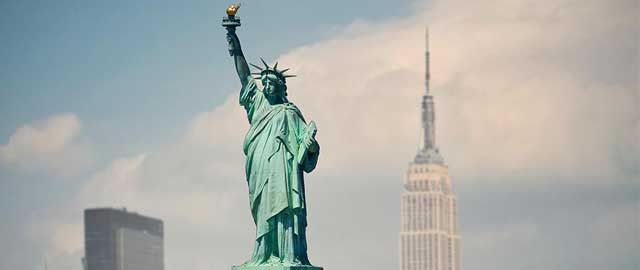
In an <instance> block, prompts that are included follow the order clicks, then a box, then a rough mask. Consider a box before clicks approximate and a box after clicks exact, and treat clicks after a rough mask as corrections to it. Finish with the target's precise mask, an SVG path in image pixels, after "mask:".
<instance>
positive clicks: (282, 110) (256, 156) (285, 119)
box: [240, 77, 318, 257]
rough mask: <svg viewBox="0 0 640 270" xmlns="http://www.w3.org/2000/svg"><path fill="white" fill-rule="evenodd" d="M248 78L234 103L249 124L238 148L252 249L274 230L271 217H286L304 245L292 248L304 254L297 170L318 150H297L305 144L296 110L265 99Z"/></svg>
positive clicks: (308, 167) (307, 166)
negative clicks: (252, 225)
mask: <svg viewBox="0 0 640 270" xmlns="http://www.w3.org/2000/svg"><path fill="white" fill-rule="evenodd" d="M248 80H249V83H247V84H246V85H245V86H244V87H243V88H242V91H241V92H240V105H242V106H243V107H244V108H245V110H246V111H247V116H248V120H249V123H250V124H251V127H250V129H249V131H248V133H247V135H246V137H245V140H244V145H243V150H244V153H245V155H246V157H247V159H246V167H245V173H246V178H247V182H248V185H249V202H250V207H251V214H252V216H253V220H254V222H255V224H256V241H257V242H256V249H258V245H259V244H260V241H261V238H262V237H263V236H265V235H266V234H268V233H269V232H273V231H279V230H278V224H279V222H277V220H281V219H283V218H287V219H288V221H287V222H286V223H288V224H290V225H289V226H290V227H291V228H290V229H291V230H292V233H293V234H294V235H295V236H296V238H302V239H297V240H300V241H295V242H300V244H301V245H304V246H305V247H293V248H294V249H299V248H303V249H304V253H305V254H304V256H305V257H306V240H305V239H304V238H305V237H304V235H305V233H304V230H305V228H306V223H307V222H306V202H305V191H304V179H303V171H304V172H311V171H312V170H313V169H314V168H315V166H316V163H317V161H318V153H317V152H316V153H309V152H306V151H300V148H304V147H305V146H304V143H303V140H304V137H305V136H306V134H307V133H306V129H307V124H306V122H305V120H304V118H303V116H302V113H301V112H300V110H299V109H298V108H297V107H296V106H295V105H294V104H293V103H289V102H285V103H283V104H274V105H272V104H270V103H269V101H268V100H267V98H266V97H265V94H264V93H263V91H262V89H259V88H258V87H257V85H256V83H255V81H254V79H253V78H251V77H249V78H248ZM302 150H304V149H302ZM299 152H302V153H305V155H304V157H298V155H300V154H299ZM277 215H278V218H276V216H277ZM280 226H282V223H280ZM279 233H282V232H279ZM262 240H264V239H262ZM263 244H264V243H263ZM294 245H295V243H294ZM290 248H291V247H290ZM254 257H255V254H254Z"/></svg>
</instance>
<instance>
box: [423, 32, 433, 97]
mask: <svg viewBox="0 0 640 270" xmlns="http://www.w3.org/2000/svg"><path fill="white" fill-rule="evenodd" d="M424 44H425V53H424V54H425V58H424V59H425V61H424V63H425V70H424V86H425V93H426V94H427V95H429V94H430V90H431V89H430V88H429V80H430V79H431V70H430V69H429V27H428V26H427V27H425V29H424Z"/></svg>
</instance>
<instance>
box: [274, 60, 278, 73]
mask: <svg viewBox="0 0 640 270" xmlns="http://www.w3.org/2000/svg"><path fill="white" fill-rule="evenodd" d="M273 70H275V71H278V62H277V61H276V64H275V65H273Z"/></svg>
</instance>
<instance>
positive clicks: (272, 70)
mask: <svg viewBox="0 0 640 270" xmlns="http://www.w3.org/2000/svg"><path fill="white" fill-rule="evenodd" d="M260 61H262V64H263V65H264V67H261V66H258V65H255V64H253V63H251V65H252V66H253V67H254V68H256V69H258V70H259V71H260V72H252V73H251V75H254V78H256V79H261V78H262V77H264V76H266V75H268V74H273V75H275V76H276V77H277V78H278V79H280V80H281V81H282V82H283V83H286V81H287V78H290V77H295V76H296V75H285V74H284V73H285V72H287V71H288V70H289V69H288V68H285V69H283V70H279V69H278V62H276V63H275V64H274V65H273V67H270V66H269V65H268V64H267V62H265V61H264V59H262V58H260Z"/></svg>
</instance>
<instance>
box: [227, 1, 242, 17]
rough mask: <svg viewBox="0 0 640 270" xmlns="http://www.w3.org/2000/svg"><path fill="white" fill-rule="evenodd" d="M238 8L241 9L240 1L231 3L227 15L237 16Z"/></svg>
mask: <svg viewBox="0 0 640 270" xmlns="http://www.w3.org/2000/svg"><path fill="white" fill-rule="evenodd" d="M238 9H240V3H237V4H235V5H229V7H228V8H227V15H229V16H236V13H238Z"/></svg>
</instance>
